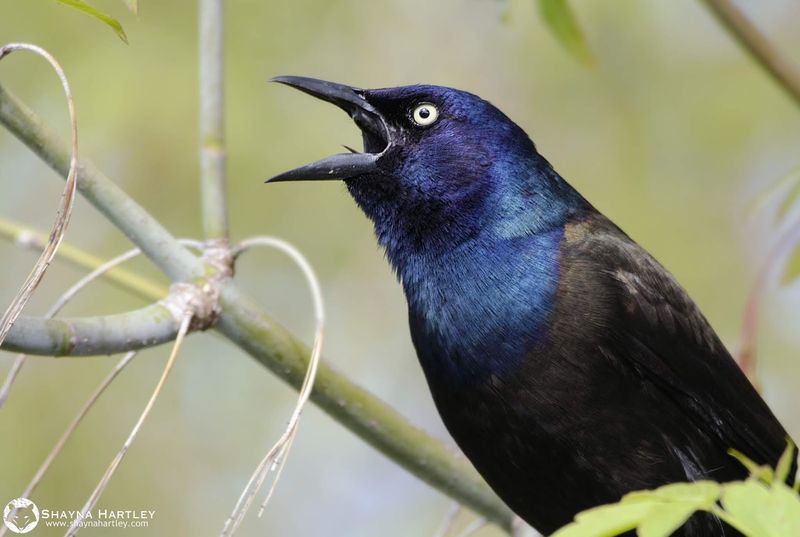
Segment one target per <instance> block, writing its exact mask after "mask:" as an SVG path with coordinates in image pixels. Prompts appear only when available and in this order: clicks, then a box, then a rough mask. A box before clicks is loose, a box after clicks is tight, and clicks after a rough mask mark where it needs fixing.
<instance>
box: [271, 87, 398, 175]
mask: <svg viewBox="0 0 800 537" xmlns="http://www.w3.org/2000/svg"><path fill="white" fill-rule="evenodd" d="M272 81H273V82H279V83H281V84H286V85H287V86H291V87H293V88H297V89H299V90H300V91H302V92H305V93H308V94H309V95H313V96H314V97H317V98H319V99H322V100H323V101H328V102H329V103H333V104H335V105H336V106H338V107H339V108H341V109H342V110H344V111H345V112H347V113H348V115H349V116H350V117H351V118H353V121H355V122H356V125H358V127H359V128H360V129H361V132H362V133H363V136H364V150H365V152H364V153H358V152H356V151H353V150H351V152H350V153H340V154H338V155H332V156H330V157H326V158H324V159H322V160H318V161H316V162H312V163H311V164H306V165H305V166H301V167H299V168H295V169H293V170H289V171H287V172H283V173H281V174H279V175H276V176H275V177H272V178H271V179H267V181H266V182H267V183H277V182H279V181H314V180H324V179H349V178H351V177H356V176H359V175H364V174H368V173H375V172H376V171H377V169H378V168H377V162H378V158H379V157H380V155H381V153H382V152H383V151H384V150H385V149H386V147H387V145H388V144H389V129H388V127H387V125H386V122H385V121H384V119H383V117H382V116H381V114H380V113H378V111H377V110H375V108H374V107H373V106H372V105H371V104H370V103H369V102H368V101H367V100H366V99H365V98H364V91H363V90H361V89H358V88H352V87H350V86H345V85H342V84H336V83H334V82H326V81H324V80H317V79H314V78H306V77H302V76H276V77H275V78H273V79H272ZM348 149H349V148H348Z"/></svg>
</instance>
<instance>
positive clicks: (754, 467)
mask: <svg viewBox="0 0 800 537" xmlns="http://www.w3.org/2000/svg"><path fill="white" fill-rule="evenodd" d="M728 455H730V456H731V457H733V458H734V459H736V460H737V461H739V463H740V464H741V465H742V466H744V467H745V468H747V471H748V472H750V476H751V477H753V478H755V479H760V480H761V481H763V482H764V483H767V484H769V483H772V481H773V478H772V468H770V467H769V466H761V465H759V464H756V463H755V462H753V461H752V460H750V459H749V458H748V457H747V456H746V455H745V454H744V453H742V452H741V451H738V450H735V449H733V448H731V449H729V450H728Z"/></svg>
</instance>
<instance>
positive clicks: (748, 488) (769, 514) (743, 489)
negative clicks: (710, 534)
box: [721, 480, 800, 537]
mask: <svg viewBox="0 0 800 537" xmlns="http://www.w3.org/2000/svg"><path fill="white" fill-rule="evenodd" d="M721 502H722V506H723V507H724V508H725V511H726V512H727V514H728V517H727V518H728V519H730V522H732V523H733V525H734V526H735V527H737V528H738V529H739V530H740V531H742V532H743V533H745V534H746V535H752V536H756V535H757V536H758V537H787V536H789V535H800V497H798V495H797V494H795V493H794V491H792V490H791V489H790V488H789V487H787V486H786V485H784V484H782V483H779V482H776V483H775V484H774V486H773V487H767V486H765V485H764V484H763V483H761V482H759V481H755V480H749V481H745V482H743V483H742V482H734V483H728V484H726V485H724V486H723V491H722V498H721Z"/></svg>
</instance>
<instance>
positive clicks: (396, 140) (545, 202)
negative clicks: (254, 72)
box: [270, 76, 582, 267]
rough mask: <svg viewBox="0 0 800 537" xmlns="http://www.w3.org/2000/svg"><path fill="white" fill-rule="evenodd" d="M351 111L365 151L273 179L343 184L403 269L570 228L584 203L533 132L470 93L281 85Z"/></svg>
mask: <svg viewBox="0 0 800 537" xmlns="http://www.w3.org/2000/svg"><path fill="white" fill-rule="evenodd" d="M274 80H275V81H276V82H280V83H283V84H286V85H289V86H292V87H295V88H297V89H300V90H302V91H304V92H306V93H309V94H311V95H314V96H316V97H319V98H321V99H324V100H326V101H329V102H331V103H333V104H336V105H337V106H339V107H341V108H342V109H344V110H345V111H346V112H347V113H348V114H349V115H350V116H351V117H352V118H353V119H354V121H355V122H356V124H357V125H358V126H359V127H360V128H361V131H362V133H363V139H364V152H356V151H354V150H351V152H350V153H343V154H339V155H334V156H331V157H328V158H325V159H322V160H320V161H317V162H315V163H312V164H309V165H306V166H302V167H300V168H296V169H294V170H291V171H288V172H285V173H283V174H280V175H278V176H276V177H273V178H272V179H270V182H276V181H290V180H319V179H344V180H345V181H346V183H347V187H348V189H349V190H350V192H351V194H352V195H353V197H354V198H355V199H356V201H357V202H358V204H359V205H360V206H361V208H362V209H363V210H364V212H365V213H366V214H367V216H369V218H370V219H371V220H372V221H373V223H374V224H375V228H376V231H377V234H378V239H379V242H380V243H381V244H382V245H383V246H385V247H386V248H387V252H388V254H389V257H390V259H391V261H392V262H393V264H394V265H395V267H397V266H398V264H402V260H401V259H400V258H401V257H402V256H405V255H410V254H413V253H415V252H417V251H419V249H420V248H421V249H424V250H425V251H426V252H430V251H431V250H432V249H434V250H435V249H437V248H440V247H443V248H450V247H453V246H457V245H458V244H460V243H463V242H464V241H466V240H469V239H471V238H475V237H476V236H477V235H480V234H483V235H487V234H488V235H495V236H497V237H498V238H511V237H515V236H522V235H526V234H530V233H537V232H541V231H546V230H548V229H550V228H552V227H553V226H557V225H559V224H561V223H563V220H564V218H565V217H566V216H567V215H568V213H570V212H572V211H573V210H574V208H575V206H576V205H580V204H581V201H582V200H581V199H580V196H578V195H577V194H575V193H574V191H573V190H572V189H571V188H570V187H569V186H567V185H566V183H564V181H563V180H562V179H561V178H560V177H559V176H558V175H557V174H556V173H555V172H554V171H553V170H552V168H551V167H550V164H549V163H548V162H547V161H546V160H545V159H544V158H543V157H542V156H541V155H539V153H538V152H537V151H536V148H535V146H534V144H533V142H532V141H531V140H530V138H529V137H528V136H527V134H525V132H524V131H523V130H522V129H521V128H520V127H518V126H517V125H516V124H515V123H514V122H513V121H511V120H510V119H509V118H508V117H507V116H506V115H505V114H503V113H502V112H501V111H500V110H498V109H497V108H495V107H494V106H493V105H492V104H490V103H489V102H487V101H485V100H483V99H481V98H480V97H477V96H476V95H473V94H471V93H467V92H464V91H459V90H455V89H452V88H446V87H441V86H430V85H414V86H404V87H398V88H386V89H375V90H362V89H357V88H352V87H350V86H343V85H340V84H335V83H331V82H325V81H321V80H315V79H310V78H303V77H287V76H284V77H277V78H275V79H274Z"/></svg>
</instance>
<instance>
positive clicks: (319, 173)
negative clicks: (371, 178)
mask: <svg viewBox="0 0 800 537" xmlns="http://www.w3.org/2000/svg"><path fill="white" fill-rule="evenodd" d="M377 160H378V155H374V154H372V153H339V154H337V155H331V156H330V157H325V158H324V159H320V160H318V161H316V162H312V163H311V164H306V165H305V166H300V167H299V168H295V169H293V170H289V171H288V172H283V173H281V174H278V175H276V176H275V177H271V178H269V179H267V180H266V181H265V182H267V183H280V182H282V181H321V180H328V179H349V178H351V177H355V176H357V175H364V174H367V173H373V172H375V171H377V166H376V161H377Z"/></svg>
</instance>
